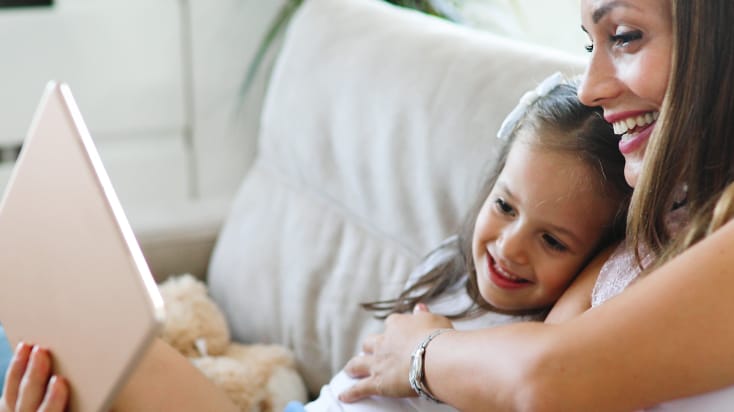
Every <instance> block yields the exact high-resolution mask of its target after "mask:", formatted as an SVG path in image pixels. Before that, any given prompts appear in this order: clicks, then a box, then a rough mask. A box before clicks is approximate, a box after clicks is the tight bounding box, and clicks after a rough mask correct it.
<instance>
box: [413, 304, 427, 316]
mask: <svg viewBox="0 0 734 412" xmlns="http://www.w3.org/2000/svg"><path fill="white" fill-rule="evenodd" d="M420 312H430V311H429V310H428V305H426V304H425V303H418V304H416V305H415V306H413V313H414V314H415V313H420Z"/></svg>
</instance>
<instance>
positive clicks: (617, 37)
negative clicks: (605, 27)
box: [609, 30, 642, 47]
mask: <svg viewBox="0 0 734 412" xmlns="http://www.w3.org/2000/svg"><path fill="white" fill-rule="evenodd" d="M641 38H642V32H641V31H639V30H631V31H626V32H623V33H619V34H614V35H612V36H610V37H609V40H610V41H611V42H612V44H613V45H614V46H615V47H627V46H629V44H630V43H632V42H633V41H635V40H640V39H641Z"/></svg>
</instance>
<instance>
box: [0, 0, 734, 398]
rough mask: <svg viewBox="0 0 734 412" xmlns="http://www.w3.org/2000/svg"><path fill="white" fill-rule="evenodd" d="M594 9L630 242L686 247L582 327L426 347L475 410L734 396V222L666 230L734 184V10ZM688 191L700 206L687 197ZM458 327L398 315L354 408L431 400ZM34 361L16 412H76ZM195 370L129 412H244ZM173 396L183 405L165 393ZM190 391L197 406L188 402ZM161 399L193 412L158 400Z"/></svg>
mask: <svg viewBox="0 0 734 412" xmlns="http://www.w3.org/2000/svg"><path fill="white" fill-rule="evenodd" d="M582 5H583V7H582V9H583V11H582V13H583V15H582V19H583V25H584V28H585V30H586V31H587V33H588V34H589V37H590V39H591V41H592V44H593V46H591V47H590V48H591V50H590V51H591V53H592V58H591V63H590V65H589V68H588V70H587V73H586V76H585V79H584V83H583V85H582V87H583V89H582V90H581V92H580V97H581V99H582V100H583V101H584V102H585V103H587V104H590V105H597V106H601V107H602V108H603V109H604V112H605V116H606V117H607V120H608V121H611V122H613V123H615V122H616V123H617V125H616V127H618V128H620V129H625V130H621V131H622V132H623V133H624V134H627V136H625V137H624V139H623V143H622V144H621V145H620V146H621V147H620V149H621V150H622V152H623V154H624V155H625V158H626V160H627V168H626V172H627V179H628V181H629V182H630V184H632V185H634V186H635V187H636V188H635V194H634V199H633V204H632V206H631V209H630V225H629V233H630V238H629V239H628V241H629V242H630V244H632V245H640V246H641V247H642V249H643V251H644V250H649V251H651V253H655V254H656V256H661V258H659V259H658V262H662V261H665V260H666V259H668V256H674V255H676V254H677V250H684V249H685V251H684V252H682V253H680V254H679V255H678V256H676V257H673V258H672V259H670V261H669V262H667V263H660V267H659V268H657V269H655V270H654V271H652V272H651V273H649V274H648V275H646V276H644V277H642V278H640V279H639V280H638V281H636V282H634V286H632V287H630V288H629V289H628V290H626V291H625V292H624V293H622V294H621V295H619V296H617V297H616V298H614V299H611V300H610V301H608V302H607V303H605V304H603V305H601V306H599V307H598V308H595V309H593V310H591V311H589V312H586V313H584V314H583V315H581V316H579V317H578V318H575V319H573V320H571V321H568V322H565V323H560V324H541V323H523V324H515V325H510V326H507V327H500V328H494V329H491V330H484V331H472V332H456V331H451V332H447V333H443V334H441V335H440V336H437V337H435V339H433V341H431V342H430V343H429V344H428V346H427V347H426V351H425V356H424V358H423V360H424V361H425V362H424V368H423V369H422V372H423V375H424V376H423V377H422V378H421V383H422V384H424V387H425V389H426V390H428V391H430V392H431V393H432V394H433V395H435V396H436V397H437V398H438V399H440V400H442V401H444V402H446V403H449V404H451V405H454V406H456V407H457V408H459V409H461V410H483V411H484V410H532V411H542V410H559V409H560V410H605V409H608V410H632V409H635V408H642V407H647V406H650V405H655V404H658V403H660V402H662V401H665V400H668V399H673V398H678V397H685V396H691V395H695V394H700V393H704V392H709V391H713V390H717V389H720V388H724V387H726V386H729V385H734V356H731V350H732V349H731V348H734V323H732V322H731V319H730V317H731V316H732V315H731V313H734V299H731V295H732V291H734V255H732V254H731V253H728V248H729V246H730V245H731V244H732V242H734V223H729V224H725V225H724V226H723V227H721V229H719V230H717V231H715V232H714V233H712V234H711V235H710V236H707V237H706V238H705V239H703V240H701V241H700V242H698V243H697V244H695V245H694V246H692V247H690V248H688V243H692V242H694V241H696V240H698V238H700V237H702V236H703V233H704V232H705V230H693V231H688V230H686V233H687V236H676V237H675V239H676V242H677V239H682V240H683V242H681V243H676V242H673V241H671V240H670V238H671V236H670V235H669V234H668V232H667V231H666V222H665V220H666V219H665V218H666V216H667V215H668V214H669V213H670V211H671V209H672V208H673V205H672V202H675V203H676V204H677V205H678V206H677V207H678V208H679V207H680V205H681V204H683V205H684V207H685V208H686V209H685V210H688V211H689V213H690V215H691V216H690V221H691V224H690V226H691V227H692V228H693V229H697V228H705V226H706V225H708V221H710V220H711V215H712V214H713V209H714V204H715V203H716V201H717V200H718V199H719V197H720V196H719V194H720V193H721V192H722V191H723V190H724V188H725V187H726V186H727V184H728V183H730V182H731V181H732V180H733V179H734V162H732V160H733V159H732V157H734V150H733V149H734V147H732V145H733V142H732V137H731V136H734V122H730V121H727V117H728V114H729V111H730V110H731V109H732V108H734V101H733V100H734V77H732V76H734V62H733V61H732V59H734V50H732V48H733V47H734V41H732V40H731V36H732V33H731V21H734V3H731V2H730V1H729V0H707V1H705V2H704V1H700V2H693V1H690V0H635V1H632V0H583V1H582ZM658 112H659V113H660V118H659V119H657V121H654V120H655V119H654V118H655V117H657V113H658ZM648 115H649V117H651V118H653V119H652V120H650V119H649V118H648ZM638 117H641V118H642V119H641V120H640V122H639V123H641V125H640V126H634V127H633V125H632V123H631V121H632V120H631V119H634V122H635V123H637V122H638V120H637V118H638ZM628 120H629V122H630V124H627V123H628ZM622 121H624V122H625V125H626V127H625V126H623V125H622V123H621V122H622ZM630 129H631V130H630ZM653 131H654V132H653ZM650 135H652V137H650ZM643 155H644V156H643ZM643 159H644V162H643ZM686 185H687V192H686V190H685V188H686ZM681 192H682V193H684V194H685V196H682V197H681V196H677V194H679V193H681ZM671 194H675V195H676V196H672V195H671ZM599 263H600V262H599V260H597V261H595V262H593V263H592V268H593V267H594V265H598V264H599ZM589 273H593V270H592V271H589ZM581 281H582V282H586V281H588V279H587V278H586V277H583V278H581ZM575 290H577V288H573V287H572V288H571V291H572V292H573V291H575ZM582 290H583V289H582ZM443 327H450V322H449V321H448V320H447V319H445V318H443V317H439V316H435V315H432V314H429V313H425V312H422V313H418V314H416V315H393V316H392V317H390V318H389V319H388V320H387V323H386V332H385V334H384V335H380V336H376V337H374V338H371V339H369V340H368V341H367V342H365V350H366V352H368V353H369V354H368V355H367V356H362V357H358V358H355V359H354V360H353V361H352V362H351V363H350V367H349V370H350V371H351V372H352V373H353V374H356V375H360V376H363V377H364V379H363V380H362V381H361V382H360V383H359V384H357V385H356V386H355V387H354V388H353V389H352V390H350V391H349V392H347V393H345V394H344V399H345V400H355V399H357V398H360V397H364V396H368V395H371V394H377V393H379V394H382V395H389V396H415V392H413V390H412V389H411V387H410V385H409V384H408V376H409V370H410V356H411V354H412V353H413V352H414V350H415V348H416V346H417V345H418V343H419V342H422V341H424V339H425V338H426V336H429V334H430V336H435V335H433V334H432V332H434V331H435V330H436V329H438V328H443ZM29 352H30V350H29V348H20V349H18V350H16V358H20V359H21V360H23V358H25V359H28V357H29V356H30V357H31V361H30V363H25V362H18V363H17V364H16V365H21V364H22V368H21V367H20V366H18V367H17V368H16V373H15V374H14V378H13V380H12V381H11V380H9V382H8V387H10V389H7V388H6V395H5V396H4V400H5V401H6V402H4V403H3V404H2V405H0V411H3V410H12V408H11V407H10V405H12V404H15V400H16V399H19V403H21V404H22V403H25V404H26V405H28V406H29V408H28V409H29V410H33V409H37V408H38V406H39V405H44V406H46V405H47V406H49V407H48V408H47V409H46V410H49V411H53V410H59V411H60V410H63V405H64V403H65V398H66V396H68V387H67V386H66V385H65V383H64V381H63V380H62V379H54V380H53V381H52V382H51V383H50V384H49V385H46V384H45V382H46V380H47V378H48V376H49V369H50V365H49V355H48V353H46V352H45V351H43V350H36V351H35V352H34V353H33V354H30V353H29ZM26 366H27V367H26ZM11 368H13V366H11ZM191 368H192V367H191V366H190V365H187V364H185V363H181V362H180V357H177V356H175V355H174V354H173V353H171V350H170V348H167V347H165V346H162V345H161V344H158V343H157V344H156V345H155V346H154V348H153V350H152V351H151V352H150V353H149V354H148V357H147V358H146V359H145V360H144V361H143V364H142V366H141V367H140V368H138V369H137V370H136V372H135V375H134V376H133V378H132V379H131V380H130V383H129V384H128V386H127V387H126V388H125V390H124V391H123V392H122V394H121V395H120V397H119V398H118V404H116V405H115V406H116V409H119V410H122V409H130V410H143V409H145V408H147V409H150V410H164V409H166V408H167V409H172V408H173V409H176V410H183V407H184V406H186V407H188V409H191V410H232V407H231V406H230V405H227V404H226V403H227V402H226V400H225V399H223V395H222V394H221V392H219V391H216V390H215V389H214V388H213V387H211V385H210V384H208V383H207V382H206V381H205V379H204V378H203V377H201V378H200V380H199V381H196V380H195V379H191V380H189V381H188V382H185V383H182V382H173V381H172V379H170V377H171V376H189V375H191V376H200V375H197V374H195V373H188V372H189V371H190V369H191ZM21 376H24V378H23V379H24V380H23V382H24V384H21V385H19V382H20V380H21ZM138 376H145V377H146V378H147V380H146V379H136V377H138ZM156 376H157V377H158V379H156ZM146 382H147V383H148V384H146ZM150 382H156V384H155V385H151V384H149V383H150ZM34 383H35V384H34ZM379 389H382V390H379ZM147 393H150V394H151V398H150V399H146V397H145V395H146V394H147ZM167 393H171V394H172V395H171V396H164V397H161V394H167ZM182 395H189V396H188V397H187V399H186V400H185V401H184V399H183V398H184V396H182ZM161 398H164V399H166V402H170V401H176V402H179V404H178V405H172V404H170V403H164V404H155V403H154V401H153V400H154V399H161ZM217 402H220V403H217Z"/></svg>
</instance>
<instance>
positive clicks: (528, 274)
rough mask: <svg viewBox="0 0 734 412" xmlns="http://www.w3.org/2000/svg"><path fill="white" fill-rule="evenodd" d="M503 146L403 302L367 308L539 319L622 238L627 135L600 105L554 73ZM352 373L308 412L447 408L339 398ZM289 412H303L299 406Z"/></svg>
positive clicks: (526, 100)
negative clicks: (623, 138)
mask: <svg viewBox="0 0 734 412" xmlns="http://www.w3.org/2000/svg"><path fill="white" fill-rule="evenodd" d="M498 137H500V138H501V139H503V140H506V144H505V146H504V147H503V149H502V152H501V154H500V157H499V160H498V162H497V165H496V167H495V170H494V173H492V175H491V176H490V178H489V179H488V180H487V182H486V183H485V185H484V186H483V189H482V191H481V192H480V194H479V196H478V198H477V201H476V202H475V205H474V207H473V208H472V209H471V210H470V211H469V213H468V215H467V216H468V218H467V219H466V222H465V224H464V226H463V227H462V229H461V232H460V234H459V235H457V236H453V237H451V238H449V239H447V240H446V241H444V242H443V243H442V244H441V245H440V246H439V247H438V248H437V249H435V250H434V251H432V252H431V253H430V254H429V255H428V256H427V257H426V258H425V259H424V260H423V262H422V263H421V264H420V265H418V267H417V268H416V269H415V270H414V272H413V274H412V275H411V276H410V280H409V282H408V284H409V286H408V287H407V289H406V290H405V291H404V292H403V293H401V294H400V296H398V297H397V298H395V299H390V300H384V301H378V302H372V303H368V304H365V305H364V306H365V307H366V308H367V309H369V310H374V311H377V312H378V313H379V316H380V317H385V316H386V315H388V314H390V313H399V312H407V311H411V310H413V308H414V307H416V306H417V305H421V306H422V305H423V304H426V305H427V306H428V308H429V309H430V311H431V312H434V313H439V314H442V315H444V316H447V317H449V318H450V319H452V320H453V326H454V327H455V328H456V329H479V328H486V327H491V326H497V325H500V324H505V323H509V322H515V321H519V320H542V318H543V317H544V315H545V314H546V311H547V309H548V308H549V307H550V306H551V305H553V303H554V302H555V301H556V300H557V299H558V298H559V297H560V295H561V293H562V292H563V291H564V290H565V289H566V287H567V286H568V285H569V283H570V282H571V280H572V279H573V278H574V276H575V275H576V274H577V273H578V272H579V270H580V269H581V268H583V267H584V266H585V265H586V263H588V260H589V259H590V258H591V257H592V256H594V255H595V254H596V253H597V252H598V251H599V250H600V248H603V247H605V246H608V245H609V244H610V243H611V242H613V241H614V240H618V239H620V238H621V236H622V235H623V233H624V221H625V214H624V211H625V210H626V207H627V200H628V197H629V195H630V192H631V190H630V188H629V186H628V185H627V184H626V183H625V180H624V175H623V167H624V159H623V158H622V156H621V155H620V153H619V151H617V150H616V145H617V144H618V139H617V138H616V137H615V136H614V133H613V132H612V129H611V127H610V125H609V124H608V123H607V122H605V121H604V119H603V118H602V117H601V115H600V112H599V110H595V109H591V108H589V107H586V106H584V105H582V104H581V103H580V102H579V101H578V98H577V97H576V87H575V84H574V83H572V82H567V81H563V79H562V76H561V75H560V74H558V73H557V74H555V75H553V76H551V77H549V78H548V79H546V80H545V81H544V82H542V83H541V84H540V85H539V86H538V88H536V89H535V90H534V91H532V92H529V93H527V94H526V95H525V96H523V98H522V99H521V101H520V103H519V105H518V106H517V107H516V108H515V110H513V111H512V112H511V114H510V115H509V116H508V118H507V119H506V120H505V123H504V124H503V126H502V128H501V129H500V132H499V133H498ZM354 382H355V381H354V380H353V379H351V378H349V377H348V376H347V375H346V373H345V372H343V371H342V372H340V373H339V374H337V375H336V376H335V377H334V378H333V379H332V380H331V382H330V383H329V385H326V386H324V387H323V388H322V391H321V395H320V397H319V398H318V399H316V400H315V401H314V402H311V403H309V404H307V405H305V410H306V411H342V410H349V411H362V410H364V411H377V410H379V411H386V410H396V411H398V410H399V411H413V410H415V411H429V410H430V411H433V410H435V411H443V410H453V409H452V408H450V407H449V406H447V405H443V404H438V403H436V402H431V400H430V392H429V391H427V390H424V388H420V387H415V388H414V389H416V391H417V392H418V393H419V394H421V395H422V396H421V397H419V398H400V399H392V398H381V397H379V398H378V397H373V398H368V399H364V400H362V401H360V402H358V403H353V404H346V403H341V402H340V401H339V400H338V395H339V393H341V392H342V391H343V390H345V389H346V388H348V387H349V386H351V385H352V384H354ZM287 410H288V411H289V412H290V411H293V412H295V411H299V410H303V408H302V406H301V405H295V404H291V405H290V406H289V409H287Z"/></svg>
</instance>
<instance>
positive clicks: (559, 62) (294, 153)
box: [208, 0, 583, 392]
mask: <svg viewBox="0 0 734 412" xmlns="http://www.w3.org/2000/svg"><path fill="white" fill-rule="evenodd" d="M582 66H583V62H582V61H581V60H580V59H577V58H573V57H570V56H567V55H563V54H561V53H560V52H555V51H551V50H547V49H542V48H539V47H535V46H530V45H527V44H523V43H518V42H512V41H509V40H507V39H503V38H498V37H495V36H492V35H489V34H486V33H481V32H478V31H474V30H471V29H467V28H463V27H460V26H457V25H454V24H452V23H449V22H446V21H443V20H440V19H437V18H433V17H430V16H426V15H423V14H420V13H418V12H415V11H410V10H404V9H399V8H397V7H394V6H391V5H389V4H387V3H385V2H382V1H379V0H308V1H306V2H304V4H303V5H302V6H301V9H300V10H299V11H298V13H297V15H296V16H295V18H294V20H293V21H292V23H291V26H290V28H289V30H288V33H287V35H286V39H285V41H284V45H283V48H282V51H281V53H280V56H279V59H278V62H277V65H276V68H275V70H274V73H273V75H272V78H271V81H270V84H269V90H268V95H267V97H266V99H267V100H266V102H265V107H264V109H263V113H262V119H261V135H260V140H259V149H258V150H259V152H258V155H257V159H256V161H255V164H254V166H253V167H252V169H251V170H250V171H249V172H248V175H247V176H246V178H245V179H244V182H243V183H242V186H241V188H240V190H239V193H238V196H237V197H236V200H235V202H234V204H233V208H232V211H231V214H230V216H229V218H228V219H227V221H226V222H225V225H224V227H223V230H222V232H221V234H220V237H219V240H218V243H217V246H216V248H215V251H214V255H213V258H212V261H211V265H210V268H209V274H208V276H209V283H210V288H211V292H212V294H213V296H214V298H215V300H216V301H217V302H218V303H219V304H220V305H221V306H222V307H223V309H224V311H225V313H226V314H227V316H228V320H229V322H230V325H231V328H232V332H233V336H234V337H235V338H236V339H238V340H240V341H244V342H254V341H257V342H277V343H283V344H286V345H288V346H290V347H292V348H293V349H294V351H295V354H296V357H297V360H298V362H299V366H300V369H301V371H302V373H303V375H304V377H305V378H306V381H307V384H308V387H309V389H310V390H311V391H314V392H316V391H318V388H319V387H320V386H321V385H322V384H324V383H325V382H327V381H328V379H329V378H330V376H331V375H332V374H334V373H335V372H337V371H338V370H340V369H341V368H342V367H343V366H344V363H345V362H346V361H347V360H348V359H349V358H350V357H351V356H352V355H353V354H355V353H356V352H357V351H358V350H359V345H360V342H361V340H362V339H363V338H364V337H365V336H366V335H367V334H369V333H373V332H376V331H379V330H380V328H381V322H380V321H377V320H374V319H372V317H371V314H370V313H367V312H365V311H363V310H362V309H361V308H360V306H359V305H358V304H359V303H360V302H364V301H370V300H375V299H380V298H388V297H394V296H395V295H396V294H397V293H398V292H399V291H400V290H401V289H402V288H403V286H404V283H405V281H406V278H407V276H408V274H409V272H410V271H411V269H412V267H413V266H414V265H415V264H416V263H417V262H418V261H419V260H420V258H421V257H422V256H423V255H424V254H426V253H427V252H428V251H429V250H430V249H431V248H432V247H435V246H436V245H438V243H439V242H440V241H441V240H442V239H444V238H445V237H447V236H448V235H450V234H452V233H455V232H456V229H457V227H458V224H459V223H460V221H461V220H462V218H463V214H464V213H465V211H466V209H467V208H468V207H469V206H470V204H471V203H472V201H473V200H474V199H475V192H476V191H477V190H478V186H479V184H480V183H481V180H482V177H483V176H484V174H485V173H486V172H487V171H488V170H489V167H490V166H491V162H492V161H493V160H494V157H495V154H496V152H497V148H498V146H499V145H498V142H497V139H496V138H495V133H496V131H497V128H498V126H499V124H500V123H501V121H502V119H503V118H504V116H505V114H506V113H507V112H508V111H509V110H510V109H511V108H512V107H513V106H514V105H515V104H516V102H517V100H518V98H519V96H520V95H522V93H523V92H524V91H525V90H527V89H529V88H531V87H534V86H535V85H536V84H537V83H538V82H539V81H541V80H542V79H544V78H545V77H546V76H547V75H549V74H550V73H551V72H553V71H556V70H561V71H563V72H565V73H567V74H575V73H579V72H580V71H581V70H582Z"/></svg>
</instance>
